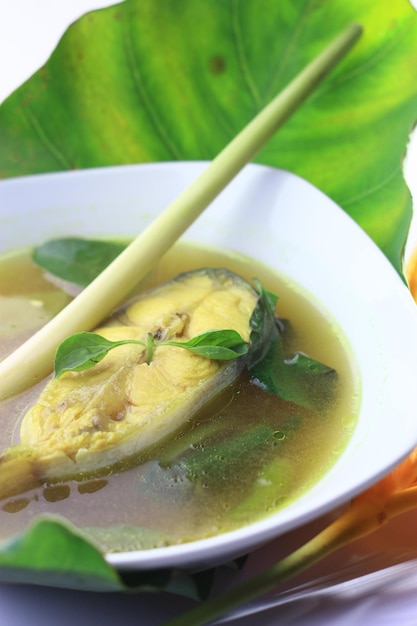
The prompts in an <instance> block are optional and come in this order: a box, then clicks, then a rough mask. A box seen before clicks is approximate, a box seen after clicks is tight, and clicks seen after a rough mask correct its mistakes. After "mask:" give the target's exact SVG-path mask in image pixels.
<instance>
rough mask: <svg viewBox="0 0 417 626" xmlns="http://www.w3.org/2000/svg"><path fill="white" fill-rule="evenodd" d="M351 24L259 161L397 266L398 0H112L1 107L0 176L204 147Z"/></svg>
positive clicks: (400, 196)
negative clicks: (345, 43)
mask: <svg viewBox="0 0 417 626" xmlns="http://www.w3.org/2000/svg"><path fill="white" fill-rule="evenodd" d="M352 21H358V22H361V23H362V24H363V26H364V28H365V34H364V36H363V37H362V39H361V40H360V42H359V44H357V45H356V47H355V49H354V50H353V52H351V53H350V54H349V56H348V57H347V58H346V59H345V60H344V61H343V62H342V63H341V64H340V65H339V67H338V68H336V70H335V71H334V72H333V73H332V74H331V76H330V77H329V78H328V79H327V80H326V81H325V82H324V83H323V84H322V85H321V86H320V87H319V88H318V89H317V91H316V92H315V94H314V95H313V96H312V97H311V98H310V99H309V101H308V102H307V103H306V104H305V105H304V106H303V107H302V109H300V111H298V112H297V114H296V115H295V116H294V117H293V118H292V119H291V120H290V121H289V122H288V123H287V124H286V125H285V127H284V128H283V129H282V130H281V131H280V132H279V133H278V135H277V136H276V137H275V138H273V139H272V140H271V141H270V142H269V144H268V145H267V146H266V147H265V148H264V150H262V152H261V153H260V154H259V156H258V158H257V159H256V160H257V161H258V162H259V163H264V164H268V165H272V166H277V167H282V168H284V169H287V170H290V171H293V172H295V173H297V174H300V175H301V176H303V177H304V178H306V179H307V180H309V181H310V182H312V183H313V184H315V185H316V186H317V187H319V188H320V189H322V190H323V191H324V192H325V193H327V194H328V195H329V196H331V197H332V198H333V199H334V200H336V202H338V203H339V204H340V205H341V206H342V207H343V208H344V209H345V210H346V211H347V212H348V213H349V214H350V215H351V216H352V217H353V218H354V219H355V220H356V221H357V222H358V223H359V224H360V225H361V226H362V227H363V228H364V229H365V230H366V231H367V232H368V233H369V234H370V235H371V237H373V239H374V240H375V241H376V243H377V244H378V245H379V246H380V247H381V248H382V250H383V251H384V252H385V253H386V254H387V255H388V257H389V258H390V259H391V261H392V263H393V264H394V266H395V267H396V268H397V269H401V251H402V247H403V243H404V240H405V237H406V232H407V228H408V225H409V221H410V218H411V198H410V194H409V192H408V189H407V187H406V185H405V182H404V179H403V176H402V171H401V165H402V158H403V155H404V152H405V148H406V143H407V139H408V136H409V133H410V131H411V129H412V126H413V124H414V123H415V121H416V119H417V80H415V68H416V67H417V15H416V12H415V10H414V9H413V7H412V6H411V5H410V3H409V0H395V2H393V1H392V0H380V1H379V2H375V1H374V0H350V1H349V2H346V0H326V2H323V0H245V1H239V0H221V1H220V0H181V2H178V0H159V1H158V2H155V1H154V0H125V2H123V3H121V4H117V5H115V6H113V7H109V8H106V9H102V10H99V11H96V12H92V13H89V14H88V15H86V16H84V17H83V18H81V19H80V20H79V21H77V22H76V23H75V24H73V25H72V26H71V27H70V28H69V29H68V31H67V32H66V33H65V34H64V36H63V38H62V40H61V42H60V43H59V45H58V47H57V49H56V50H55V51H54V53H53V54H52V56H51V58H50V60H49V61H48V62H47V63H46V65H45V66H44V67H43V68H42V69H41V70H39V71H38V72H37V73H36V74H35V75H34V76H33V77H31V78H30V79H29V81H27V82H26V83H25V84H24V85H23V86H21V87H20V88H19V89H18V90H17V91H16V92H15V93H14V94H12V95H11V96H10V97H9V98H8V99H7V100H6V101H5V102H4V103H3V105H2V106H1V108H0V143H1V146H2V151H1V155H0V176H3V177H10V176H18V175H22V174H29V173H39V172H50V171H55V170H63V169H64V170H65V169H74V168H86V167H94V166H102V165H111V164H123V163H132V162H135V163H136V162H146V161H164V160H175V159H210V158H212V157H213V156H214V155H215V154H216V153H217V152H218V151H219V150H220V149H221V148H222V147H223V146H224V145H225V144H226V143H227V142H228V141H229V140H230V139H231V138H232V137H233V136H234V135H235V134H236V133H237V132H238V131H239V130H240V129H241V128H242V127H243V126H244V125H245V124H246V123H247V122H248V121H249V120H250V119H251V118H252V117H253V116H254V115H255V114H256V112H257V111H259V110H260V108H261V107H262V106H263V105H265V104H266V103H267V102H268V101H269V100H270V99H271V98H272V97H273V96H274V95H275V94H276V93H278V92H279V91H280V90H281V89H282V88H283V87H284V86H285V85H286V84H287V83H288V81H289V80H290V79H291V78H292V77H293V76H294V75H295V74H296V73H297V72H298V71H299V70H300V69H301V67H302V66H304V65H305V64H306V63H307V62H308V61H310V60H311V59H312V58H313V57H314V56H315V55H316V54H317V53H318V52H319V51H320V50H321V49H322V48H323V47H324V46H325V45H326V44H327V43H328V42H329V41H330V39H332V37H334V36H335V35H336V34H337V33H339V32H340V31H341V30H342V29H343V28H344V27H345V26H346V25H347V24H348V23H349V22H352ZM258 210H259V208H258Z"/></svg>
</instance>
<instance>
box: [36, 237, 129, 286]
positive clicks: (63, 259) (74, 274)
mask: <svg viewBox="0 0 417 626" xmlns="http://www.w3.org/2000/svg"><path fill="white" fill-rule="evenodd" d="M125 248H126V244H122V243H118V242H116V241H104V240H96V239H81V238H80V237H65V238H62V239H51V240H50V241H46V242H45V243H43V244H42V245H40V246H37V247H36V248H35V250H34V252H33V260H34V262H35V263H36V264H37V265H39V266H40V267H42V268H43V269H45V270H47V271H48V272H50V273H51V274H53V275H54V276H58V278H62V279H63V280H66V281H69V282H71V283H75V284H76V285H81V286H82V287H85V286H86V285H88V284H89V283H91V281H92V280H94V278H96V276H98V275H99V274H100V273H101V272H102V271H103V270H104V269H105V268H106V267H107V266H108V265H109V264H110V263H111V262H112V261H113V260H114V259H115V258H116V257H117V256H118V255H119V254H120V253H121V252H122V251H123V250H124V249H125Z"/></svg>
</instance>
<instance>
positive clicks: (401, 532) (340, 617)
mask: <svg viewBox="0 0 417 626" xmlns="http://www.w3.org/2000/svg"><path fill="white" fill-rule="evenodd" d="M414 3H415V0H414ZM108 4H112V2H111V1H110V2H106V1H105V0H102V1H100V0H97V1H95V2H94V1H93V0H60V1H59V2H57V1H56V0H37V1H36V2H34V1H33V0H2V1H1V2H0V101H1V100H2V99H4V98H5V97H7V95H9V93H11V92H12V91H13V90H14V89H15V88H16V87H17V86H19V85H20V84H21V83H22V82H23V81H24V80H26V79H27V78H28V77H29V76H30V75H31V74H32V73H33V72H34V71H36V69H38V68H39V67H40V66H41V65H42V64H43V63H44V62H45V60H46V59H47V57H48V56H49V54H50V52H51V51H52V48H53V47H54V46H55V44H56V43H57V41H58V39H59V37H60V36H61V34H62V33H63V32H64V30H65V28H66V27H67V26H68V24H69V23H70V22H72V21H73V20H74V19H76V18H77V17H78V16H79V15H81V14H82V13H84V12H86V11H87V10H90V9H93V8H96V7H99V6H106V5H108ZM405 171H406V175H407V180H408V183H409V186H410V188H411V190H412V193H413V195H414V197H417V141H416V139H414V140H413V142H412V144H411V147H410V156H409V158H408V159H407V162H406V170H405ZM416 524H417V517H416V515H415V514H414V513H412V514H409V515H408V516H403V517H402V518H400V519H399V520H395V521H394V522H392V523H390V524H389V525H388V526H387V527H386V529H385V530H383V531H379V532H378V533H375V534H374V535H372V536H371V537H370V538H368V539H367V540H365V541H363V542H362V543H359V544H354V545H353V546H350V547H349V548H348V549H347V550H345V551H344V552H343V553H342V555H340V553H338V555H337V557H335V558H334V559H330V560H329V559H327V560H325V561H324V562H323V563H322V564H321V565H320V568H319V570H320V571H322V570H324V571H326V567H327V572H331V571H336V570H337V569H338V568H339V567H341V566H342V565H343V563H344V561H345V560H349V559H351V560H355V559H357V558H358V555H361V554H362V553H363V552H365V553H367V552H369V551H371V552H372V551H376V552H378V551H383V550H384V549H385V546H388V545H389V546H390V547H391V548H392V547H395V546H396V545H399V547H400V548H402V549H406V548H409V546H414V545H415V528H416ZM278 548H279V546H278ZM275 557H276V544H271V546H268V547H267V548H266V549H263V550H258V551H256V552H255V553H253V555H252V556H251V558H250V561H249V563H248V566H247V568H246V571H245V575H250V573H251V572H252V571H253V570H256V564H258V565H259V563H260V564H261V566H263V565H264V563H265V562H266V561H268V559H271V558H275ZM319 573H320V572H319ZM314 575H317V570H315V571H314V572H312V573H308V574H307V577H309V576H310V577H313V576H314ZM416 593H417V581H416V570H415V569H414V568H413V569H411V570H410V571H409V572H408V574H406V575H405V578H404V579H402V581H401V584H400V585H397V584H392V585H391V584H389V583H388V584H383V585H381V586H380V588H379V589H373V590H372V591H369V590H367V592H366V595H365V596H361V595H357V594H356V595H352V594H350V593H342V594H330V595H329V596H328V597H327V598H322V599H321V601H320V602H318V601H315V602H313V603H311V602H310V603H308V604H307V605H306V603H305V602H297V603H295V604H294V605H293V606H292V609H291V611H290V612H287V613H286V614H284V613H283V612H282V610H280V611H277V612H272V614H271V613H268V614H264V615H262V616H255V617H253V618H249V619H246V620H242V621H241V622H239V624H240V625H241V626H244V625H245V626H249V625H250V626H255V625H256V626H269V625H271V626H272V625H274V626H275V625H276V624H277V623H278V620H279V623H280V624H286V625H289V624H294V626H295V625H296V626H304V625H305V626H307V625H308V626H334V625H335V624H337V626H344V625H345V624H346V625H349V626H350V625H351V624H355V623H358V624H359V623H360V624H361V625H363V626H374V624H379V625H381V626H388V625H389V626H393V625H394V624H395V625H397V624H401V626H415V625H417V603H416V601H415V598H416ZM189 604H190V603H188V602H187V601H185V600H182V599H178V598H175V597H172V596H168V595H166V594H164V595H163V596H160V595H157V596H152V595H150V596H148V595H141V596H130V595H128V596H125V595H119V594H113V595H112V594H106V595H96V594H90V593H84V594H83V593H77V592H70V591H60V590H50V589H43V588H36V587H19V586H16V585H0V626H55V625H56V624H60V626H70V625H71V626H73V624H74V623H76V624H79V625H80V626H87V625H90V624H92V623H100V624H101V625H102V626H110V625H112V626H113V625H114V624H115V623H121V624H124V626H137V625H138V624H143V625H146V626H156V625H157V624H160V623H161V621H162V619H164V618H166V617H168V616H169V615H172V614H177V613H178V612H179V611H180V610H182V609H183V608H185V607H186V606H189ZM306 609H308V613H307V614H306Z"/></svg>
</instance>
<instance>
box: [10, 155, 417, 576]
mask: <svg viewBox="0 0 417 626" xmlns="http://www.w3.org/2000/svg"><path fill="white" fill-rule="evenodd" d="M207 164H208V162H206V161H193V162H188V161H186V162H184V161H175V162H162V163H146V164H138V165H122V166H110V167H105V168H95V169H90V170H79V171H71V172H55V173H47V174H40V175H33V176H25V177H18V178H13V179H7V180H4V181H1V182H0V191H1V193H2V194H3V196H4V199H5V200H6V202H3V205H4V206H10V203H11V204H12V205H13V204H14V205H16V202H21V201H22V198H26V199H27V198H28V197H29V201H28V202H27V208H28V209H29V208H31V210H33V211H35V212H36V211H37V210H39V206H41V203H42V198H40V197H39V196H37V195H36V194H37V193H38V194H39V193H40V192H42V190H45V187H47V186H48V185H52V186H53V187H54V188H55V189H56V190H57V193H58V197H59V193H61V194H62V192H63V188H65V191H66V192H67V193H69V192H70V191H71V189H72V190H73V192H76V193H79V192H80V190H79V189H78V191H77V185H75V184H74V182H76V181H77V180H78V181H79V182H81V183H86V182H88V181H90V183H92V185H93V186H94V185H96V183H97V181H101V183H102V184H104V183H105V184H107V185H110V183H111V182H112V183H113V184H115V183H116V182H117V180H119V184H120V179H123V180H127V179H130V178H134V179H135V185H137V184H138V183H137V180H136V179H138V178H139V179H141V180H142V179H143V180H144V179H145V178H146V177H148V176H149V175H150V174H155V175H156V176H157V177H158V178H159V177H160V176H164V175H165V176H166V175H168V174H169V175H174V178H178V179H180V183H179V184H180V185H183V184H185V183H189V182H191V180H193V179H194V178H195V177H196V176H197V175H198V174H199V173H200V172H201V171H202V170H203V169H205V167H206V166H207ZM184 172H185V175H184ZM141 177H142V178H141ZM248 177H249V187H250V185H252V184H253V185H255V188H256V189H258V191H259V187H256V185H259V184H260V182H262V184H265V182H266V183H267V186H268V185H271V186H272V188H273V186H274V184H275V185H278V186H279V187H280V189H282V187H284V188H285V187H286V186H287V187H288V188H291V186H292V187H293V188H296V187H299V188H300V189H301V188H302V191H303V193H304V194H306V195H307V196H308V197H309V198H310V199H311V202H312V204H314V203H316V204H317V205H320V206H321V205H323V206H325V211H324V212H325V215H326V216H327V217H328V218H329V219H331V220H332V227H333V228H335V227H336V226H335V225H337V228H338V233H340V234H341V233H344V235H345V236H346V237H348V236H350V234H351V233H354V236H355V242H359V248H360V252H362V250H364V249H366V251H367V254H368V253H369V255H370V257H369V258H371V261H372V263H371V265H372V264H373V266H372V271H375V268H377V269H378V268H379V269H380V270H381V271H382V272H383V277H384V280H383V283H384V284H383V287H384V289H387V288H388V287H389V289H390V290H391V291H392V295H391V296H390V306H391V307H394V305H396V306H397V308H398V309H400V305H401V310H400V314H402V315H403V319H402V323H403V324H404V326H405V327H406V328H407V329H412V333H413V334H414V336H415V338H416V341H417V331H416V329H417V312H416V310H415V309H416V308H417V307H415V303H414V301H413V300H412V297H411V294H410V293H409V291H408V289H407V288H406V286H405V284H404V283H403V282H402V280H401V278H400V277H399V275H398V274H397V272H396V271H395V269H394V268H393V267H392V265H391V264H390V263H389V261H388V259H387V258H386V257H385V255H384V254H383V253H382V252H381V250H380V249H379V248H378V247H377V246H376V244H375V243H374V242H373V241H372V240H371V239H370V238H369V237H368V235H367V234H366V233H365V232H364V231H363V230H362V229H361V228H360V226H358V224H357V223H356V222H354V221H353V219H352V218H350V217H349V216H348V215H347V214H346V213H345V212H344V211H343V210H342V209H340V207H338V206H337V205H336V204H335V203H334V202H333V201H332V200H331V199H329V198H328V197H327V196H325V194H323V192H321V191H320V190H318V189H317V188H315V187H314V186H313V185H311V184H310V183H308V182H307V181H305V180H304V179H302V178H300V177H299V176H297V175H295V174H293V173H290V172H286V171H284V170H280V169H277V168H271V167H268V166H263V165H257V164H250V165H248V166H246V167H245V168H244V170H243V171H242V172H241V173H240V174H239V175H238V176H237V177H236V179H235V180H234V181H232V183H231V184H230V185H229V186H228V188H227V190H226V192H223V194H225V193H226V195H227V197H233V196H234V191H233V189H234V188H235V187H236V186H239V185H241V186H242V185H243V189H244V191H245V193H246V192H247V190H248V187H247V186H246V182H247V178H248ZM81 186H83V185H81ZM268 188H269V187H268ZM30 189H32V190H33V192H32V193H31V194H29V192H28V190H30ZM84 193H86V194H88V193H90V191H88V190H87V191H84ZM285 193H286V192H285V190H284V195H285ZM287 193H291V191H288V190H287ZM28 194H29V195H28ZM223 194H222V195H223ZM32 196H33V197H34V200H33V201H31V200H30V198H31V197H32ZM81 196H82V193H81ZM313 200H314V201H313ZM226 201H227V200H222V201H221V202H223V203H224V202H226ZM8 203H9V204H8ZM213 205H217V200H216V201H215V202H214V203H213ZM213 205H212V206H213ZM212 206H210V208H209V209H207V211H209V210H210V211H211V210H212ZM291 210H292V211H294V210H295V211H296V210H297V207H296V208H295V209H294V207H292V209H291ZM3 212H4V210H3V209H1V210H0V220H3V218H2V214H3ZM9 217H10V216H9ZM13 218H14V216H13V215H12V217H11V219H12V221H13ZM315 219H318V217H317V216H316V218H315ZM321 219H322V218H321ZM0 232H1V231H0ZM193 232H195V229H194V225H193V227H191V229H190V235H187V236H189V237H190V238H192V237H193ZM363 269H364V273H365V274H366V277H369V269H368V268H366V272H365V268H363ZM329 271H330V270H329ZM352 271H353V270H352ZM357 279H358V282H359V281H362V282H364V283H365V278H364V277H363V276H361V275H360V274H358V276H357ZM379 287H381V285H380V286H379ZM363 289H364V290H365V289H366V285H365V284H363ZM376 291H377V290H376V289H375V292H376ZM375 297H377V296H375ZM395 298H398V300H397V302H394V299H395ZM391 300H392V302H391ZM383 324H384V325H385V328H386V324H387V320H384V321H383ZM414 326H415V328H414ZM416 345H417V343H416ZM396 356H397V355H396ZM407 365H408V366H409V367H411V368H412V370H415V371H416V372H417V357H415V356H414V355H413V354H412V353H411V351H410V354H407ZM401 371H403V370H401ZM390 372H391V370H390ZM394 382H395V383H396V384H397V383H398V382H399V381H398V380H395V381H394ZM410 398H411V395H410ZM406 404H407V403H406V402H405V401H404V402H402V404H401V408H402V409H404V410H408V409H407V406H406ZM416 421H417V420H416ZM409 422H410V417H408V418H407V428H408V441H407V443H405V442H404V445H403V447H402V451H401V454H399V453H396V454H395V455H393V458H391V460H390V462H387V461H385V462H384V463H383V465H381V466H380V467H379V469H377V470H376V469H375V468H374V469H373V471H372V472H369V473H368V475H367V476H366V477H364V479H363V481H361V482H360V483H358V484H355V485H351V484H350V485H348V486H347V487H346V488H343V489H342V490H341V491H340V492H339V493H336V494H333V496H332V497H331V498H325V499H321V500H320V498H319V500H318V504H316V506H314V507H311V508H310V509H309V510H302V512H301V513H300V512H298V513H297V508H296V509H295V511H296V513H295V514H293V515H291V514H290V515H288V513H287V514H283V512H284V511H287V512H288V510H289V509H290V510H291V507H292V505H288V506H286V507H285V508H284V509H283V510H280V511H278V512H277V513H274V514H271V515H270V516H268V517H267V518H264V519H262V520H259V521H257V522H253V523H251V524H249V525H246V526H244V527H242V528H239V529H237V530H232V531H228V532H225V533H222V534H221V535H217V536H214V537H208V538H205V539H200V540H196V541H192V542H189V543H183V544H179V545H172V546H164V547H161V548H153V549H149V550H135V551H132V552H119V553H110V554H107V555H106V559H107V561H108V562H109V563H111V564H112V565H114V566H115V567H117V568H120V569H138V568H140V569H157V568H161V567H172V566H174V567H175V566H178V565H180V566H181V565H182V564H185V565H186V566H187V567H194V566H199V565H201V563H206V562H207V563H210V562H211V560H212V559H213V558H214V557H213V554H214V555H217V557H216V560H218V561H219V562H221V561H224V560H225V559H224V558H223V556H224V554H225V553H227V554H228V555H230V556H232V555H235V556H239V555H240V554H242V553H244V552H246V551H248V550H252V549H254V548H255V547H257V546H258V545H260V544H262V543H265V542H266V541H268V540H271V539H274V538H276V537H277V536H278V535H282V534H284V533H285V532H287V531H289V530H292V529H294V528H296V527H298V526H301V525H304V524H305V523H307V522H309V521H311V520H313V519H316V518H318V517H320V516H321V515H323V514H324V513H327V512H329V511H330V510H332V509H335V508H337V507H338V506H340V505H341V504H343V503H345V502H347V501H348V500H349V499H350V498H352V497H353V496H354V495H357V494H358V493H360V492H361V491H363V490H364V489H366V488H367V487H368V486H370V485H371V484H372V483H374V482H375V481H376V480H378V479H379V478H381V477H382V476H383V475H385V474H386V473H387V472H389V471H390V470H391V469H392V468H393V467H394V466H395V465H397V464H398V463H399V462H400V461H401V460H402V459H403V458H404V457H406V456H407V454H408V453H409V452H410V451H411V450H412V449H413V448H414V447H415V446H416V445H417V424H416V425H415V426H413V425H410V423H409ZM342 457H343V454H342ZM328 475H329V473H327V474H326V476H327V477H328ZM326 476H325V477H324V479H325V478H326ZM324 479H323V480H324ZM322 482H323V481H322V480H320V481H319V483H318V485H321V484H322ZM314 490H316V491H317V485H316V486H315V487H313V488H312V489H309V490H308V493H309V494H310V493H313V491H314ZM299 501H300V498H297V502H299ZM279 518H281V520H283V521H281V522H280V523H279V525H278V522H279Z"/></svg>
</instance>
